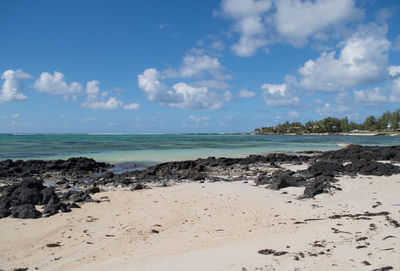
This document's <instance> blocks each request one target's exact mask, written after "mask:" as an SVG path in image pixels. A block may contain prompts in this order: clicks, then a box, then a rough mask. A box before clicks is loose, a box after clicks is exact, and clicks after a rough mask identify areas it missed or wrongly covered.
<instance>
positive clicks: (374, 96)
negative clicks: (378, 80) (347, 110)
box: [354, 87, 388, 106]
mask: <svg viewBox="0 0 400 271" xmlns="http://www.w3.org/2000/svg"><path fill="white" fill-rule="evenodd" d="M387 100H388V99H387V97H386V95H384V93H382V89H381V88H379V87H376V88H374V89H370V90H364V91H363V90H355V91H354V101H355V102H356V103H357V104H359V105H364V106H368V105H372V106H373V105H377V104H379V103H383V102H387Z"/></svg>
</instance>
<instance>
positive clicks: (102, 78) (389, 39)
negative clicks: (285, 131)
mask: <svg viewBox="0 0 400 271" xmlns="http://www.w3.org/2000/svg"><path fill="white" fill-rule="evenodd" d="M0 33H1V41H0V75H1V78H0V133H232V132H233V133H234V132H251V131H253V130H254V129H255V128H258V127H263V126H272V125H276V124H278V123H282V122H284V121H286V120H288V121H300V122H306V121H308V120H319V119H322V118H325V117H328V116H331V117H337V118H343V117H348V118H349V120H352V121H355V122H362V121H363V120H364V119H365V118H366V117H367V116H369V115H375V116H379V115H381V114H382V113H383V112H386V111H388V110H389V111H394V110H396V109H397V108H400V2H399V1H398V0H335V1H331V0H222V1H218V0H202V1H186V0H169V1H165V0H135V1H128V0H114V1H111V0H85V1H81V0H68V1H67V0H58V1H54V0H49V1H44V0H37V1H30V0H3V1H1V3H0Z"/></svg>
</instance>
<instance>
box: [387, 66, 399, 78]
mask: <svg viewBox="0 0 400 271" xmlns="http://www.w3.org/2000/svg"><path fill="white" fill-rule="evenodd" d="M388 72H389V75H390V76H392V77H396V76H398V75H400V66H390V67H388Z"/></svg>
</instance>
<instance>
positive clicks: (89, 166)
mask: <svg viewBox="0 0 400 271" xmlns="http://www.w3.org/2000/svg"><path fill="white" fill-rule="evenodd" d="M110 167H111V165H110V164H107V163H100V162H96V161H95V160H93V159H90V158H85V157H78V158H76V157H74V158H70V159H68V160H52V161H44V160H27V161H22V160H16V161H12V160H10V159H8V160H3V161H0V178H20V177H28V176H32V175H39V174H44V173H46V172H56V171H59V172H61V173H63V174H69V175H71V174H72V175H76V174H86V173H89V172H101V171H105V170H107V169H108V168H110Z"/></svg>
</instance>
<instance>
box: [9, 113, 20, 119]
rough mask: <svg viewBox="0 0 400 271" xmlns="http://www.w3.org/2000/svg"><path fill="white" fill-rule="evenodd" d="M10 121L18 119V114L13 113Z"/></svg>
mask: <svg viewBox="0 0 400 271" xmlns="http://www.w3.org/2000/svg"><path fill="white" fill-rule="evenodd" d="M11 118H12V119H18V118H19V114H18V113H15V114H14V115H12V116H11Z"/></svg>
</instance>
